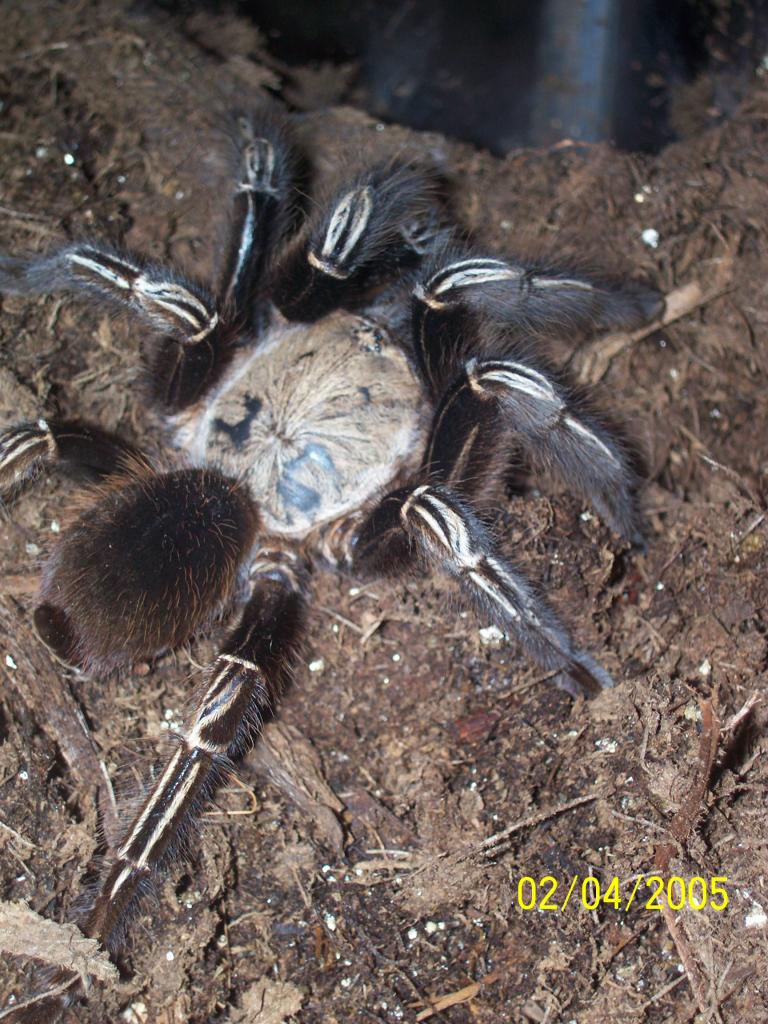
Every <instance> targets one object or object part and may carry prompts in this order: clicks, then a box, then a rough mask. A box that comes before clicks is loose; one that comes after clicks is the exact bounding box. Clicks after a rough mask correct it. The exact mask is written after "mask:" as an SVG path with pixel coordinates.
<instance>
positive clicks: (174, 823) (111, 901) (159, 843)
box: [86, 559, 305, 953]
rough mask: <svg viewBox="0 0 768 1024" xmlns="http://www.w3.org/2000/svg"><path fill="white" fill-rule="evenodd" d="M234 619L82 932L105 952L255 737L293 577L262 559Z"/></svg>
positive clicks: (289, 630) (299, 616)
mask: <svg viewBox="0 0 768 1024" xmlns="http://www.w3.org/2000/svg"><path fill="white" fill-rule="evenodd" d="M252 573H253V578H252V580H251V586H252V590H251V595H250V598H249V601H248V603H247V605H246V607H245V610H244V611H243V614H242V617H241V619H240V623H239V625H238V626H237V628H236V629H235V630H234V632H233V633H232V634H231V635H230V637H229V639H228V640H227V642H226V643H225V644H224V646H223V648H222V650H221V653H220V654H219V655H218V657H217V658H216V659H215V660H214V662H213V664H212V665H211V667H210V668H209V669H208V671H207V673H206V678H205V682H204V684H203V687H202V689H201V692H200V695H199V697H198V700H197V701H196V705H195V709H194V712H193V714H192V716H191V719H190V721H189V724H188V726H187V728H186V731H185V732H184V734H183V736H182V740H181V743H180V745H179V748H178V749H177V750H176V752H175V753H174V754H173V755H172V756H171V757H170V759H169V760H168V761H167V763H166V765H165V768H164V769H163V771H162V772H161V774H160V776H159V778H158V781H157V783H156V784H155V786H154V788H153V790H152V792H151V793H150V795H149V796H148V797H147V799H146V801H145V802H144V805H143V807H142V808H141V810H140V811H139V813H138V815H137V816H136V818H135V820H134V821H133V823H132V824H131V826H130V827H129V829H128V831H127V834H126V836H125V839H124V841H123V843H122V845H121V846H120V847H119V849H118V850H117V855H116V858H115V860H114V862H113V864H112V866H111V868H110V870H109V873H108V874H107V876H106V878H105V880H104V883H103V885H102V889H101V893H100V895H99V897H98V899H97V900H96V904H95V906H94V908H93V911H92V912H91V915H90V917H89V919H88V924H87V928H86V931H87V933H88V934H89V935H91V936H93V937H95V938H97V939H98V940H99V941H100V942H101V943H102V945H104V946H105V947H106V948H107V949H109V950H110V952H113V953H114V952H115V951H116V950H117V949H118V948H119V947H120V945H121V943H122V940H123V937H124V934H125V928H126V925H127V922H128V920H129V919H130V916H131V914H132V913H133V912H134V911H135V909H136V906H137V904H138V902H139V900H140V898H141V896H142V894H143V892H144V891H145V889H146V882H147V881H148V879H149V878H150V877H151V876H152V875H153V874H154V873H155V872H157V871H158V870H159V869H160V868H161V867H162V865H163V864H164V863H165V862H166V861H167V860H168V859H169V857H170V856H171V855H172V853H173V851H174V849H175V848H177V847H178V845H179V840H180V838H181V837H182V836H183V835H184V833H185V831H187V829H188V827H189V824H190V822H191V819H192V818H193V817H194V815H195V813H196V812H198V811H199V808H200V805H201V804H202V803H203V802H204V801H205V799H206V798H207V797H208V796H210V794H211V792H212V791H213V789H214V788H215V786H216V785H217V783H218V781H219V779H220V777H221V774H222V772H224V771H226V770H228V769H229V768H230V767H231V761H232V759H233V758H235V757H238V756H240V755H241V754H242V752H243V751H244V750H245V749H246V748H247V747H249V746H250V745H251V744H252V743H253V742H254V740H255V738H256V737H257V736H258V734H259V731H260V729H261V725H262V722H263V719H264V717H265V716H266V715H267V714H269V713H270V712H271V710H272V708H273V705H274V703H275V702H276V700H277V698H278V697H279V696H280V694H281V692H282V690H283V688H284V686H285V685H286V683H287V681H288V677H289V674H290V671H291V668H292V666H293V663H294V660H295V654H296V650H297V645H298V643H299V640H300V636H301V632H302V627H303V621H304V611H305V598H304V587H303V581H302V578H301V577H300V575H299V574H297V572H296V571H294V569H293V568H292V567H291V566H290V565H286V564H285V563H283V562H280V561H270V560H269V559H262V560H261V561H260V562H259V563H257V565H256V567H255V570H252Z"/></svg>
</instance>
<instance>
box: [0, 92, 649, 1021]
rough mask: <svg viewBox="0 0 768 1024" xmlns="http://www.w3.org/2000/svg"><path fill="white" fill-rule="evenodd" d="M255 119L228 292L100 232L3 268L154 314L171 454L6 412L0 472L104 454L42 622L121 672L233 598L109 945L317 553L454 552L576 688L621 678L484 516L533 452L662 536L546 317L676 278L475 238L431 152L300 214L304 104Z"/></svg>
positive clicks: (382, 561) (13, 479) (187, 813)
mask: <svg viewBox="0 0 768 1024" xmlns="http://www.w3.org/2000/svg"><path fill="white" fill-rule="evenodd" d="M235 124H236V128H235V130H234V131H233V137H234V138H235V139H236V144H235V146H234V154H235V155H234V156H233V174H232V187H231V196H230V205H231V211H232V215H231V227H230V238H229V243H228V245H227V247H226V251H225V252H224V254H223V258H222V260H221V273H220V280H219V283H218V286H217V287H215V288H214V289H213V290H209V289H207V288H205V287H203V286H202V285H200V284H199V283H197V282H194V281H191V280H189V279H187V278H185V277H184V276H182V275H181V274H179V273H178V272H177V271H175V270H173V269H171V268H167V267H164V266H159V265H155V264H151V263H149V262H148V261H146V260H144V259H142V258H141V257H139V256H137V255H136V254H133V253H130V252H126V251H122V250H117V249H113V248H110V247H107V246H104V245H100V244H94V243H88V244H84V243H74V244H69V245H66V246H64V247H62V248H59V249H57V250H55V251H53V252H52V253H49V254H47V255H43V256H38V257H32V258H28V259H19V258H12V257H3V258H2V259H0V290H3V291H12V292H17V293H21V294H35V293H46V292H51V291H55V290H62V289H65V290H75V291H79V292H83V293H87V294H90V295H91V297H93V298H94V299H96V300H98V301H106V302H108V303H110V304H112V305H113V306H116V307H118V308H122V309H124V310H126V311H127V312H128V313H130V314H134V315H135V316H136V317H137V318H138V319H139V321H143V322H144V324H145V325H147V326H149V328H151V332H152V339H153V340H151V341H150V342H149V343H148V344H147V345H146V350H145V353H144V359H145V363H146V369H147V374H146V380H147V390H146V396H147V401H148V403H149V404H150V405H151V406H152V408H153V410H154V413H155V418H156V419H158V418H159V419H160V421H161V423H162V426H163V431H164V433H163V445H162V447H160V446H155V447H154V448H153V454H151V455H150V454H147V453H146V452H144V451H141V450H139V449H138V448H136V447H135V446H134V445H133V444H130V443H128V442H126V441H123V440H121V439H120V438H118V437H115V436H112V435H110V434H108V433H106V432H104V431H101V430H99V429H98V428H97V427H95V426H91V425H87V424H84V423H82V422H61V421H59V420H57V419H55V418H54V417H50V418H45V419H40V420H39V421H37V422H36V423H27V424H23V425H21V426H18V427H13V428H11V429H9V430H6V431H5V432H4V433H3V434H2V435H0V494H2V495H4V496H9V495H10V494H11V493H12V492H13V491H15V490H16V489H17V488H18V486H19V485H20V484H22V483H24V482H25V481H27V480H29V479H30V478H31V477H33V476H34V475H35V474H36V473H38V472H40V471H42V470H45V469H53V468H56V467H62V468H64V469H66V468H68V467H69V468H76V469H78V470H82V469H86V470H89V471H90V472H91V473H92V474H94V475H95V476H96V478H97V480H96V482H95V483H94V484H93V485H92V487H91V489H90V490H89V491H88V492H86V495H85V497H84V498H83V499H82V500H81V501H80V502H79V504H78V506H77V511H76V512H73V514H72V515H71V516H70V521H69V523H68V525H67V526H66V528H65V529H64V530H63V532H62V534H61V537H60V539H59V540H58V542H57V543H56V545H55V546H54V548H53V550H52V552H51V554H50V555H49V557H48V558H47V560H46V562H45V565H44V567H43V573H42V586H41V593H40V595H39V599H38V604H37V607H36V610H35V613H34V614H35V622H36V625H37V628H38V632H39V633H40V635H41V637H42V638H43V640H44V641H45V642H46V643H47V644H48V645H49V646H50V647H51V648H52V649H53V650H54V651H55V652H56V653H57V654H58V655H59V656H60V657H62V658H63V659H64V660H66V661H68V662H70V663H73V664H77V665H79V666H81V667H82V668H83V669H84V670H85V671H94V670H98V671H104V670H111V669H115V668H119V667H120V666H125V665H130V664H131V663H133V662H135V661H137V660H140V659H151V658H153V657H155V656H157V655H159V654H161V653H162V652H163V651H166V650H169V649H172V648H175V647H178V646H179V645H180V644H182V643H184V642H185V641H186V640H188V639H189V638H190V637H192V636H193V635H195V634H197V633H199V632H200V631H202V630H204V629H205V628H207V627H209V626H210V625H211V624H212V622H213V621H214V620H215V619H217V618H220V617H221V616H223V615H224V614H228V615H231V616H233V617H234V619H235V623H236V624H235V625H234V626H233V627H231V631H230V633H229V635H228V636H227V637H226V639H225V641H224V643H223V645H222V647H221V649H220V652H219V654H218V655H217V656H216V657H215V659H214V660H213V662H212V664H211V665H210V666H209V667H208V669H207V671H206V673H205V676H204V679H203V682H202V684H201V687H200V690H199V694H198V697H197V699H196V702H195V709H194V712H193V713H192V714H191V716H190V718H189V720H188V721H187V722H186V725H185V729H184V731H183V734H182V735H181V737H180V739H179V743H178V745H177V747H176V749H175V750H174V752H173V753H172V754H171V756H170V757H169V758H168V759H167V762H166V763H165V765H164V767H163V768H162V769H161V770H160V771H159V773H158V774H157V776H156V779H155V781H154V782H153V784H152V785H151V787H150V790H149V794H148V796H147V797H146V799H145V800H144V803H143V806H142V807H141V809H140V810H139V812H138V814H137V815H136V817H135V819H134V820H133V822H132V823H131V824H130V825H129V826H128V828H127V830H126V832H125V835H124V837H123V840H122V842H121V844H120V846H119V847H118V849H117V850H116V851H114V852H113V854H112V856H111V860H110V861H109V863H108V865H107V868H106V869H105V872H104V876H103V879H102V883H101V890H100V893H99V895H98V897H97V899H96V900H95V903H94V904H93V907H92V909H91V911H90V913H89V915H88V917H87V920H86V921H85V922H84V930H85V931H86V932H87V933H88V934H89V935H91V936H94V937H95V938H97V939H98V940H99V941H100V942H101V943H102V944H103V945H104V946H105V947H106V948H107V949H108V950H109V951H110V952H112V953H115V952H117V951H118V950H119V949H120V947H121V945H122V943H123V941H124V937H125V933H126V926H127V923H128V922H129V921H130V919H131V916H132V914H134V913H135V911H136V909H137V907H138V905H139V904H140V901H141V898H142V896H143V894H144V893H145V891H146V889H147V887H148V884H149V882H150V881H151V878H152V876H153V875H154V874H155V873H156V872H157V871H158V870H160V869H161V868H162V866H163V864H164V863H165V862H166V861H167V860H168V858H169V857H170V856H171V855H172V854H173V852H174V851H175V849H177V848H178V846H179V838H180V836H182V835H183V834H184V833H185V831H186V830H187V829H188V827H189V824H190V822H191V821H192V820H193V819H194V817H195V815H196V814H197V813H198V812H199V809H200V807H201V806H202V805H203V803H204V802H205V800H206V799H207V798H208V797H209V796H210V794H211V792H212V791H213V789H214V787H215V786H216V784H217V781H218V780H219V778H220V776H221V773H222V771H223V770H224V769H225V768H227V766H228V765H229V764H230V762H231V760H232V758H234V757H236V756H238V755H239V754H240V753H241V752H242V751H243V749H244V748H246V747H247V746H248V745H249V744H251V743H253V742H254V741H255V739H256V738H257V737H258V734H259V729H260V725H261V722H262V720H263V716H264V714H265V713H266V712H267V711H268V710H269V709H271V708H272V706H273V705H274V703H275V701H276V699H277V698H278V697H279V694H280V692H281V690H282V689H283V687H284V686H285V684H286V681H287V679H288V677H289V676H290V673H291V669H292V666H293V664H294V663H295V660H296V656H297V651H298V650H299V648H300V645H301V640H302V634H303V629H304V610H305V606H306V602H307V601H308V599H309V594H310V589H311V588H310V584H311V566H312V565H316V564H320V562H321V561H324V562H325V563H326V564H327V563H330V564H331V565H333V566H335V567H337V568H343V569H344V570H345V571H348V572H351V573H355V574H365V575H371V574H376V573H385V572H386V573H390V574H391V573H398V572H399V573H402V572H407V571H410V570H413V569H414V568H419V569H422V570H424V569H428V570H435V571H439V572H443V573H447V574H449V575H450V576H452V577H454V578H455V580H456V583H457V585H458V587H459V588H460V589H461V591H462V592H463V594H464V596H465V598H466V599H467V600H468V601H469V602H470V603H472V604H474V606H475V607H476V608H477V610H478V611H479V613H480V614H481V615H482V617H483V618H484V619H485V620H488V619H490V620H492V621H493V622H495V623H496V624H497V625H498V626H499V627H500V628H501V629H502V630H503V631H504V632H507V633H509V634H510V635H511V636H513V637H514V638H516V640H517V641H518V642H519V643H520V645H521V646H522V647H523V648H524V650H525V651H526V652H527V653H528V654H529V655H530V656H531V657H532V658H534V659H535V660H536V661H537V662H538V663H539V664H540V665H541V666H543V667H544V668H545V669H547V670H549V671H550V672H551V673H552V675H553V676H554V678H555V681H556V682H557V683H558V684H559V685H561V686H563V687H564V688H566V689H568V690H569V691H570V692H572V693H575V692H586V693H587V694H591V693H594V692H596V691H598V690H599V689H600V688H602V687H606V686H610V685H612V681H611V678H610V676H609V675H608V674H607V672H605V670H604V669H603V668H601V667H600V665H599V664H598V662H597V661H596V660H595V659H594V658H593V657H592V656H591V655H589V654H587V653H586V652H584V651H582V650H580V649H579V648H578V647H577V646H576V645H575V644H574V642H573V641H572V639H571V637H570V635H569V633H568V631H567V630H566V628H565V627H564V626H563V625H562V624H561V622H560V620H559V618H558V617H557V615H556V613H555V612H554V611H553V609H552V608H551V607H550V605H549V604H548V603H547V601H546V599H545V598H544V597H543V596H542V595H541V594H540V593H539V592H538V590H537V589H536V588H535V587H534V586H533V585H532V584H531V583H530V582H529V581H528V580H527V579H526V577H525V576H524V575H523V573H522V572H521V571H520V570H519V569H518V568H517V567H516V566H515V565H514V564H513V563H512V562H511V561H510V559H509V558H508V557H507V556H506V555H505V554H504V553H503V552H502V550H501V547H500V545H499V543H498V542H497V540H496V539H495V538H494V537H493V535H492V534H491V532H490V530H489V529H488V527H487V525H486V522H487V519H488V514H489V512H490V511H491V510H492V509H493V508H495V507H497V506H498V505H499V503H500V502H501V501H502V500H503V495H504V490H505V484H506V480H507V478H508V472H509V465H510V461H511V459H512V456H513V454H516V453H519V452H520V451H522V452H524V453H525V454H526V455H527V457H528V458H529V459H530V461H531V463H532V464H533V465H534V467H535V468H538V469H540V470H542V471H544V473H555V474H557V475H558V476H559V477H560V478H561V479H562V480H563V481H564V482H565V484H566V485H568V486H570V487H571V488H572V489H574V490H576V491H577V492H578V493H579V494H580V495H582V496H583V497H585V498H587V499H589V500H591V502H592V503H593V505H594V506H595V508H596V510H597V511H598V512H599V514H600V515H601V516H602V517H603V519H604V520H605V522H606V523H607V524H608V525H609V526H610V527H611V528H612V529H613V530H614V531H615V532H616V533H618V534H619V535H620V536H621V537H623V538H624V539H625V540H627V541H629V542H631V543H633V544H637V543H641V542H642V534H641V528H640V525H639V517H638V513H637V508H636V501H635V496H634V492H635V488H636V484H637V479H636V476H635V473H634V472H633V469H632V460H631V458H630V456H629V454H628V452H627V451H626V450H625V447H624V446H623V445H622V443H621V441H620V439H619V436H618V435H617V434H616V432H615V431H614V430H612V429H611V428H609V427H608V426H606V423H605V421H604V420H603V419H602V418H601V417H600V416H599V414H597V413H596V412H595V411H594V410H593V409H592V408H591V407H590V406H587V405H585V404H584V402H583V401H582V400H577V399H576V398H575V396H574V394H573V392H572V391H571V390H570V389H569V388H568V386H567V384H566V383H565V382H564V381H563V380H562V379H561V377H560V376H559V375H558V374H557V373H556V372H555V371H553V370H552V368H551V367H550V366H549V365H548V363H547V362H546V360H544V359H543V358H542V357H541V355H540V353H539V350H538V349H539V346H538V345H537V343H536V339H540V338H542V337H543V336H546V335H547V333H548V332H551V331H554V330H557V331H558V332H559V333H562V331H563V328H564V327H566V328H567V329H569V330H571V329H572V330H574V331H585V330H600V329H609V328H624V329H631V328H634V327H637V326H639V325H641V324H643V323H645V322H648V321H650V320H652V319H653V318H654V317H656V316H658V315H659V313H660V312H661V310H662V308H663V302H662V300H661V298H660V296H659V295H658V293H657V292H655V291H654V290H653V289H651V288H649V287H646V286H644V285H641V284H630V285H625V286H623V287H617V286H615V285H613V284H608V283H606V282H604V281H602V280H599V279H597V278H591V277H589V276H585V275H581V274H578V273H574V272H570V271H568V270H563V269H557V268H554V267H551V266H543V265H535V264H531V263H526V262H524V261H522V260H515V259H508V258H501V257H499V256H496V255H488V254H486V253H483V252H482V251H479V250H477V249H475V248H473V247H471V246H469V245H467V244H466V243H463V242H460V241H458V240H457V238H458V237H459V236H458V233H457V232H456V231H455V230H453V229H452V228H451V226H450V224H449V223H448V218H447V214H446V207H445V204H444V203H443V202H442V201H441V200H439V199H438V197H437V194H436V189H435V187H434V184H433V181H434V178H433V176H432V175H431V174H430V172H429V171H428V170H425V169H421V168H419V167H418V166H415V165H409V164H407V163H404V162H402V161H397V160H392V161H390V162H388V163H384V164H378V165H375V166H373V167H369V168H362V169H361V170H359V172H358V173H356V174H354V175H352V176H350V177H347V178H346V180H344V181H343V183H342V184H341V185H340V186H339V187H338V188H337V189H336V190H335V191H334V192H331V193H329V194H328V195H327V196H326V197H325V198H324V199H321V200H319V201H318V202H317V204H316V206H315V212H314V213H313V214H312V215H311V216H310V217H309V219H308V220H306V221H305V223H304V224H303V225H301V226H299V227H298V228H296V227H295V222H296V220H297V217H296V216H295V205H296V204H295V196H296V188H295V180H296V171H295V169H296V166H297V159H296V155H295V153H296V146H295V143H294V142H293V140H292V135H291V128H290V125H289V123H288V122H287V120H286V119H285V118H282V117H281V116H279V115H277V114H274V113H265V112H257V113H255V114H253V115H247V116H240V117H239V118H237V119H236V122H235ZM342 177H343V176H342ZM54 981H55V982H56V983H57V985H58V987H59V989H62V988H63V989H64V992H63V993H62V992H59V993H58V994H57V995H56V996H53V997H51V998H50V999H46V1000H43V1001H41V1002H37V1003H35V1004H34V1005H32V1006H31V1007H30V1008H29V1010H28V1011H20V1015H19V1017H18V1019H19V1020H22V1019H23V1020H29V1021H38V1022H40V1021H46V1022H47V1024H49V1022H50V1021H51V1020H52V1019H53V1018H54V1017H55V1016H56V1015H57V1014H58V1013H59V1012H60V1011H61V1009H62V1007H63V1006H64V1005H65V1004H66V1003H67V1002H68V1001H72V1000H73V999H75V998H77V997H78V995H80V994H81V993H80V989H79V984H80V983H79V981H78V979H77V978H74V977H72V978H69V980H68V979H67V976H63V975H60V976H58V977H57V978H55V979H54ZM24 1014H26V1016H25V1015H24Z"/></svg>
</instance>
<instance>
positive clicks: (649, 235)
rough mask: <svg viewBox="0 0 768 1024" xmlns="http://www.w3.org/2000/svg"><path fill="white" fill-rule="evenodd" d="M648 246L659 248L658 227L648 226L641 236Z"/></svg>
mask: <svg viewBox="0 0 768 1024" xmlns="http://www.w3.org/2000/svg"><path fill="white" fill-rule="evenodd" d="M640 237H641V238H642V240H643V241H644V242H645V244H646V245H647V246H649V247H650V248H651V249H657V248H658V246H659V237H660V236H659V232H658V231H657V230H656V228H646V229H645V230H644V231H643V233H642V234H641V236H640Z"/></svg>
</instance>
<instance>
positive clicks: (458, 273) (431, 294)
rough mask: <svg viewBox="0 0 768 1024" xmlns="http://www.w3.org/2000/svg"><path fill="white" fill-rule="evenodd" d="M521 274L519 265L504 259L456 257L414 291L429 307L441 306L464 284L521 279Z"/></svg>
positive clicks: (454, 296)
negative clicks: (456, 258)
mask: <svg viewBox="0 0 768 1024" xmlns="http://www.w3.org/2000/svg"><path fill="white" fill-rule="evenodd" d="M524 274H525V271H524V270H523V269H522V268H521V267H515V266H512V265H511V264H509V263H506V262H505V261H504V260H494V259H481V258H475V259H465V260H458V261H456V262H455V263H449V264H448V265H447V266H445V267H443V268H442V269H441V270H439V271H438V272H437V273H436V274H433V275H432V277H430V278H429V279H428V280H427V281H426V283H425V284H419V285H417V286H416V288H415V289H414V295H415V296H416V298H417V299H419V301H420V302H424V303H426V305H427V306H429V307H430V308H431V309H444V308H445V307H446V306H447V305H450V303H452V302H456V301H458V300H460V299H461V297H462V296H461V294H457V293H461V292H462V291H463V290H464V289H466V288H472V287H474V286H477V285H486V284H495V283H498V282H499V281H513V282H521V281H522V279H523V276H524Z"/></svg>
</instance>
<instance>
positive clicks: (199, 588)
mask: <svg viewBox="0 0 768 1024" xmlns="http://www.w3.org/2000/svg"><path fill="white" fill-rule="evenodd" d="M256 525H257V516H256V512H255V510H254V508H253V507H252V505H251V503H250V501H249V500H248V498H247V496H246V495H245V494H244V492H243V491H242V489H241V488H240V487H239V486H238V485H237V484H236V483H235V482H233V481H232V480H228V479H226V478H225V477H224V476H222V475H221V474H220V473H218V472H216V471H215V470H198V469H192V470H178V471H176V472H172V473H153V472H152V471H151V470H149V469H147V468H145V467H142V469H141V470H140V472H139V474H138V475H132V476H131V477H129V478H127V479H126V478H125V477H122V478H119V479H117V480H115V481H114V482H110V484H109V485H107V486H106V487H104V488H103V489H102V493H101V495H100V496H99V499H98V500H97V501H96V503H95V504H93V505H91V506H90V507H88V509H87V510H86V511H85V512H84V513H83V514H82V515H81V516H80V517H79V518H78V519H77V520H76V521H75V522H74V523H73V524H72V525H71V526H70V527H69V528H68V529H67V530H65V532H64V533H63V534H62V536H61V539H60V541H59V543H58V545H57V547H56V548H55V549H54V551H53V553H52V555H51V557H50V559H49V560H48V563H47V565H46V568H45V573H44V577H43V586H42V590H41V603H40V605H39V606H38V608H37V611H36V613H35V622H36V624H37V627H38V631H39V632H40V634H41V636H42V638H43V639H44V640H45V641H46V642H47V643H48V645H49V646H50V647H51V648H52V649H53V650H54V651H55V652H56V653H57V654H59V655H60V656H61V657H62V658H64V659H65V660H66V661H70V662H73V663H76V664H83V665H86V666H88V667H97V668H102V669H107V668H112V667H114V666H115V665H118V664H126V663H130V662H131V661H136V660H139V659H141V658H147V657H152V656H153V655H155V654H157V653H159V652H160V651H162V650H165V649H166V648H174V647H178V646H179V644H181V643H183V642H184V641H185V640H186V639H188V638H189V636H190V635H191V634H192V633H193V632H195V630H196V629H198V628H200V626H202V625H203V624H204V623H205V622H206V621H207V620H208V619H210V617H211V616H212V615H213V614H214V613H215V612H216V610H217V609H218V607H219V606H220V605H221V604H222V602H224V601H225V600H226V599H227V597H228V595H229V593H230V591H231V590H232V586H233V583H234V580H235V577H236V573H237V569H238V566H239V564H240V562H241V561H242V559H243V558H244V556H245V555H246V554H247V553H248V551H249V549H250V546H251V544H252V542H253V537H254V534H255V531H256Z"/></svg>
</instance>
